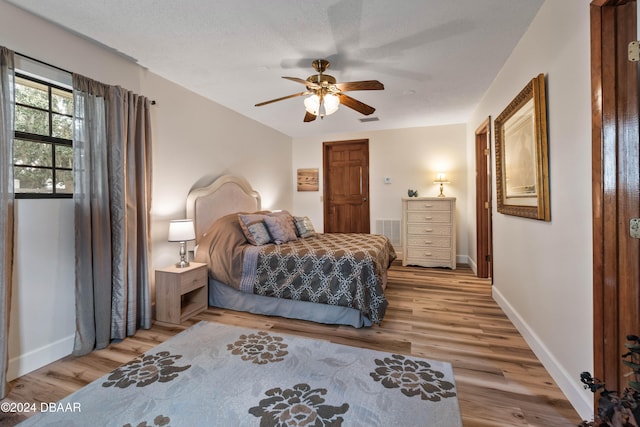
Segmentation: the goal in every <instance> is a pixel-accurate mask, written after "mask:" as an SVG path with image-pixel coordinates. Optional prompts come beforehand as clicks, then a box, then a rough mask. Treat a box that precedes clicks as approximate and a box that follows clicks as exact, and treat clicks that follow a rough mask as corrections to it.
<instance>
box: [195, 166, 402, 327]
mask: <svg viewBox="0 0 640 427" xmlns="http://www.w3.org/2000/svg"><path fill="white" fill-rule="evenodd" d="M187 217H188V218H191V219H193V221H194V227H195V232H196V250H195V254H194V259H195V261H196V262H204V263H206V264H207V265H208V269H209V297H208V298H209V305H210V306H214V307H220V308H225V309H232V310H238V311H247V312H251V313H257V314H264V315H272V316H281V317H286V318H294V319H304V320H310V321H314V322H318V323H326V324H337V325H350V326H353V327H356V328H361V327H369V326H371V325H373V324H379V323H381V322H382V320H383V318H384V314H385V311H386V308H387V300H386V298H385V296H384V288H385V286H386V277H387V274H386V273H387V269H388V267H389V266H390V265H391V262H392V261H393V260H394V259H395V258H396V254H395V252H394V249H393V247H392V246H391V244H390V242H389V240H388V239H387V238H386V237H384V236H381V235H375V234H355V233H343V234H333V233H326V234H325V233H316V232H315V230H313V226H312V224H310V222H309V220H308V218H307V217H296V216H293V215H291V214H289V213H288V212H286V211H275V212H271V211H263V210H262V207H261V199H260V195H259V194H258V193H257V192H256V191H255V190H253V188H252V187H251V185H250V184H249V183H248V182H247V181H246V180H244V179H243V178H240V177H236V176H231V175H225V176H222V177H220V178H218V179H217V180H215V181H214V182H213V183H212V184H211V185H208V186H206V187H203V188H196V189H193V190H192V191H191V192H190V193H189V196H188V198H187ZM291 225H293V229H294V230H295V237H293V236H291ZM265 230H268V233H266V237H264V236H265Z"/></svg>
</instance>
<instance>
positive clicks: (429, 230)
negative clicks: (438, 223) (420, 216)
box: [424, 228, 433, 233]
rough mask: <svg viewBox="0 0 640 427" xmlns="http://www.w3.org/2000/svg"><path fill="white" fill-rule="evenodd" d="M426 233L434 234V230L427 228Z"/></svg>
mask: <svg viewBox="0 0 640 427" xmlns="http://www.w3.org/2000/svg"><path fill="white" fill-rule="evenodd" d="M424 231H425V232H426V233H432V232H433V228H425V229H424Z"/></svg>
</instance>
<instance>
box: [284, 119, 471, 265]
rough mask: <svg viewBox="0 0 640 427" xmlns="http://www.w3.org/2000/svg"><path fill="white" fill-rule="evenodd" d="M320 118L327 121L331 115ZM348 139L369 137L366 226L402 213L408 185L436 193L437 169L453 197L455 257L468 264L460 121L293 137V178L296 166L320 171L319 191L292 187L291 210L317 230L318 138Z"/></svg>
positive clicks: (428, 193) (320, 213)
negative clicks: (304, 216) (441, 124)
mask: <svg viewBox="0 0 640 427" xmlns="http://www.w3.org/2000/svg"><path fill="white" fill-rule="evenodd" d="M348 113H349V112H345V114H348ZM337 114H339V113H337ZM325 120H331V117H328V118H326V119H325ZM353 139H368V140H369V192H370V200H371V203H370V217H371V231H372V232H375V231H376V230H375V228H374V227H375V220H376V219H398V220H399V219H401V218H402V204H401V200H400V199H401V198H402V197H406V196H407V190H408V189H414V190H418V194H419V195H420V196H437V195H438V193H439V191H440V189H439V186H438V185H436V184H434V183H433V180H434V179H435V177H436V174H437V173H438V172H445V173H446V174H447V177H448V178H449V180H450V181H451V183H450V184H445V188H444V193H445V195H447V196H451V197H456V198H457V200H456V210H457V213H458V215H457V221H458V223H457V225H458V233H457V236H458V239H457V252H458V262H461V263H465V264H467V263H469V258H468V253H469V252H468V244H467V235H468V231H467V228H468V227H469V218H468V215H467V199H468V189H467V184H468V177H467V168H466V166H467V151H466V126H465V125H464V124H455V125H445V126H431V127H422V128H410V129H397V130H384V131H372V132H359V133H352V134H331V135H327V134H325V135H320V136H317V137H309V138H295V139H294V140H293V170H292V174H293V175H292V176H293V178H294V179H295V174H296V171H297V169H300V168H318V169H319V170H320V190H319V191H318V192H310V191H301V192H297V191H295V190H294V195H293V206H294V211H295V214H297V215H308V216H309V218H310V219H311V221H312V222H313V224H314V226H315V228H316V229H318V230H322V229H323V205H322V197H321V196H322V194H323V187H322V143H323V142H325V141H344V140H353ZM386 177H389V178H391V183H390V184H385V183H384V179H385V178H386ZM398 249H400V248H398Z"/></svg>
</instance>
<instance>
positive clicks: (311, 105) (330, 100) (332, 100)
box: [304, 94, 340, 117]
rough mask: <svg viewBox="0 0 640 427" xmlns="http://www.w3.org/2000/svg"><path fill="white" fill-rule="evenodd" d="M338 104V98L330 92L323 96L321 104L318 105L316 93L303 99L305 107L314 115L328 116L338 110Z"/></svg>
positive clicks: (318, 100)
mask: <svg viewBox="0 0 640 427" xmlns="http://www.w3.org/2000/svg"><path fill="white" fill-rule="evenodd" d="M339 106H340V98H338V97H337V96H336V95H332V94H326V95H324V96H323V102H322V105H320V97H318V95H316V94H313V95H311V96H309V97H307V98H305V100H304V107H305V109H306V110H307V112H309V113H311V114H313V115H314V116H320V117H324V116H328V115H330V114H333V113H335V112H336V111H338V107H339Z"/></svg>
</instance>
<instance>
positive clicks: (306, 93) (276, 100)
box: [255, 92, 309, 107]
mask: <svg viewBox="0 0 640 427" xmlns="http://www.w3.org/2000/svg"><path fill="white" fill-rule="evenodd" d="M308 94H309V92H300V93H294V94H293V95H287V96H283V97H282V98H276V99H271V100H269V101H264V102H260V103H258V104H256V105H255V106H256V107H261V106H263V105H267V104H271V103H272V102H278V101H284V100H285V99H289V98H295V97H296V96H303V95H308Z"/></svg>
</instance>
